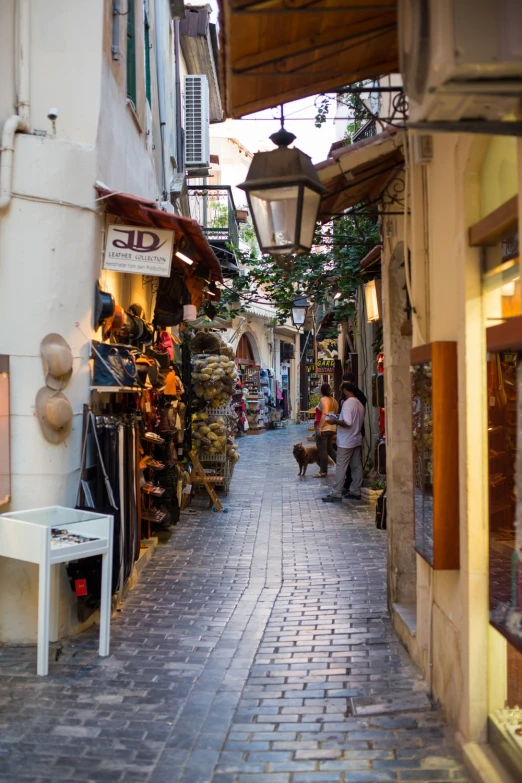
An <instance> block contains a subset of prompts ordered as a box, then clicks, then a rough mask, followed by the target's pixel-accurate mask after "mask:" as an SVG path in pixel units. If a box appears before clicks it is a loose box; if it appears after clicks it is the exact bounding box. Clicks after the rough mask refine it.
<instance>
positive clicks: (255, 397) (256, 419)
mask: <svg viewBox="0 0 522 783" xmlns="http://www.w3.org/2000/svg"><path fill="white" fill-rule="evenodd" d="M247 403H248V408H247V412H246V417H247V421H248V430H247V435H257V434H259V433H261V432H265V428H266V417H267V414H268V408H267V406H266V404H265V395H264V393H263V392H253V393H249V394H247Z"/></svg>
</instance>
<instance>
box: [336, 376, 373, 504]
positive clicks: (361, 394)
mask: <svg viewBox="0 0 522 783" xmlns="http://www.w3.org/2000/svg"><path fill="white" fill-rule="evenodd" d="M343 381H348V382H349V383H353V385H354V386H355V396H356V397H357V399H358V400H359V402H360V403H362V405H363V406H364V409H365V411H366V402H367V399H366V395H365V394H364V392H363V391H361V389H359V387H358V386H357V381H356V378H355V374H354V373H353V372H345V374H344V375H343ZM341 396H342V392H341ZM339 404H340V405H342V402H340V403H339ZM361 435H362V437H363V438H364V422H363V425H362V427H361ZM359 448H360V449H362V445H361V446H359ZM351 483H352V470H351V468H350V466H349V465H348V468H347V469H346V477H345V479H344V487H343V497H344V498H347V497H350V485H351Z"/></svg>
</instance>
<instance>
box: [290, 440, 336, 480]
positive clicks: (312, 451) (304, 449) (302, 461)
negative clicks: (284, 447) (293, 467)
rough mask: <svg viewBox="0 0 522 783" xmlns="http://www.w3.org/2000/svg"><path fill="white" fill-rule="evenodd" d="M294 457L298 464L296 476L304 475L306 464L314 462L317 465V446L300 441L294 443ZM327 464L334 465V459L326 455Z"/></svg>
mask: <svg viewBox="0 0 522 783" xmlns="http://www.w3.org/2000/svg"><path fill="white" fill-rule="evenodd" d="M293 454H294V457H295V459H296V462H297V464H298V465H299V473H298V474H297V475H298V476H306V469H307V467H308V465H312V464H313V463H314V462H315V463H316V464H317V465H319V451H318V449H317V446H303V444H302V443H296V444H295V446H294V450H293ZM328 464H329V465H334V464H335V463H334V461H333V460H332V459H330V457H328Z"/></svg>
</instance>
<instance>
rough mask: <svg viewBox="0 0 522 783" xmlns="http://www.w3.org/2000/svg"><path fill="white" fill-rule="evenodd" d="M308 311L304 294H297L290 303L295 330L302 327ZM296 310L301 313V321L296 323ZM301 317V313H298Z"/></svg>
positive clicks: (308, 307) (308, 303) (307, 302)
mask: <svg viewBox="0 0 522 783" xmlns="http://www.w3.org/2000/svg"><path fill="white" fill-rule="evenodd" d="M309 309H310V302H309V301H308V299H307V298H306V296H305V295H304V294H298V295H297V297H296V298H295V299H294V301H293V302H292V323H293V325H294V326H295V328H296V329H297V330H299V329H300V328H301V327H302V326H304V324H305V321H306V316H307V314H308V310H309ZM296 310H299V311H302V315H303V320H302V321H300V322H299V323H297V319H296V312H295V311H296ZM300 315H301V313H300Z"/></svg>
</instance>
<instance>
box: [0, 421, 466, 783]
mask: <svg viewBox="0 0 522 783" xmlns="http://www.w3.org/2000/svg"><path fill="white" fill-rule="evenodd" d="M305 435H306V430H305V427H304V426H300V427H297V426H296V427H289V428H288V430H286V431H285V430H278V431H275V432H269V433H266V434H265V435H260V436H257V437H247V438H244V439H243V441H242V442H241V449H240V450H241V452H242V454H243V458H242V460H241V462H240V463H239V464H238V466H237V468H236V473H235V475H234V479H233V484H232V490H231V494H230V496H229V498H228V500H227V502H228V507H229V513H228V514H213V513H212V512H208V511H203V512H199V513H198V514H195V515H190V516H184V517H183V520H182V522H181V523H180V525H178V527H177V528H176V531H175V533H174V535H173V536H172V538H171V540H170V542H169V543H167V544H164V545H161V546H160V547H159V548H158V550H157V552H156V553H155V555H154V557H153V559H152V561H151V563H149V565H148V566H147V568H146V569H145V570H144V572H143V573H142V576H141V580H140V582H139V584H138V585H137V586H136V588H135V589H134V590H132V591H131V592H130V594H129V596H128V598H127V599H126V601H125V603H124V605H123V609H122V611H121V613H119V614H118V615H117V617H116V619H115V620H114V621H113V626H112V647H111V656H110V657H109V658H106V659H100V658H98V657H97V655H96V647H97V635H96V633H95V632H94V631H92V632H91V631H90V632H87V633H85V634H83V635H81V636H80V637H79V638H77V639H75V640H71V641H69V642H65V643H63V649H62V650H61V655H59V656H58V660H57V661H55V662H53V663H52V664H51V668H50V675H49V676H48V677H46V678H37V677H36V676H34V671H35V657H36V656H35V649H34V648H16V649H13V648H4V649H0V782H1V783H6V782H7V781H9V783H17V782H18V781H20V783H21V782H22V781H28V780H30V781H35V782H36V783H50V781H61V780H65V781H93V783H94V782H96V783H100V782H101V781H107V782H111V783H120V782H121V783H133V782H134V783H138V782H139V783H210V782H211V781H212V783H314V781H322V782H323V783H330V782H331V783H379V782H380V781H410V783H421V781H432V782H435V783H436V782H437V781H439V782H441V781H466V780H468V778H467V776H466V773H465V771H464V769H463V767H462V765H461V762H460V761H459V756H458V753H457V751H456V749H455V747H454V745H453V741H452V736H451V732H450V731H449V730H448V729H447V728H446V727H445V724H444V721H443V718H442V716H441V714H440V712H439V711H438V710H436V709H433V708H432V705H431V704H430V701H429V699H428V697H427V692H426V688H425V686H424V684H423V682H422V680H421V678H420V677H419V675H418V674H417V673H416V671H415V670H414V668H413V666H412V665H411V663H410V662H409V659H408V657H407V656H406V654H405V652H404V651H403V649H402V647H401V645H400V644H399V642H398V641H397V640H396V638H395V636H394V635H393V633H392V630H391V626H390V623H389V619H388V615H387V611H386V595H385V574H386V566H385V556H386V554H385V553H386V533H385V532H381V531H377V530H376V529H375V526H374V524H373V514H372V513H371V512H369V511H368V509H366V508H364V507H361V506H358V505H353V504H349V503H343V504H342V507H341V506H339V505H336V504H335V505H331V504H328V505H326V504H324V503H322V502H321V501H320V498H321V496H322V495H323V494H324V492H325V482H320V481H319V480H317V479H313V478H312V473H313V472H314V471H313V470H311V469H309V475H308V476H307V477H306V479H304V480H303V479H298V478H297V465H296V463H295V461H294V460H293V457H292V455H291V447H292V445H293V443H295V442H298V441H299V440H304V438H305ZM330 480H331V479H330ZM53 657H57V656H56V655H55V656H53Z"/></svg>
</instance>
